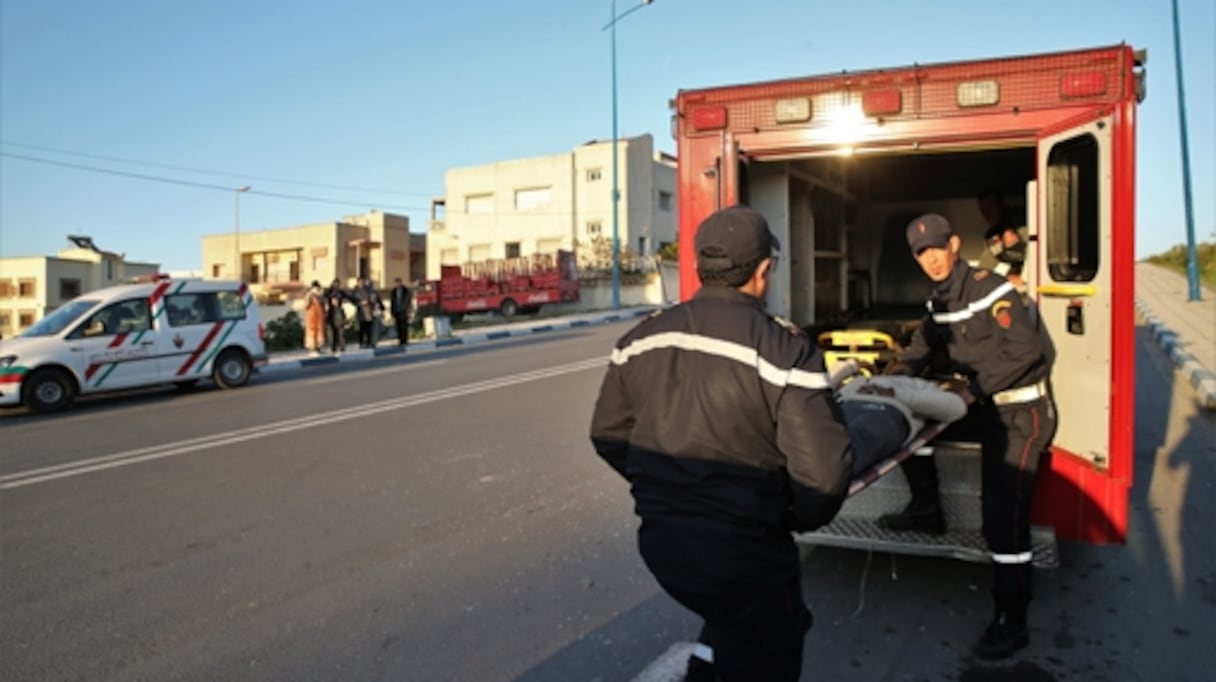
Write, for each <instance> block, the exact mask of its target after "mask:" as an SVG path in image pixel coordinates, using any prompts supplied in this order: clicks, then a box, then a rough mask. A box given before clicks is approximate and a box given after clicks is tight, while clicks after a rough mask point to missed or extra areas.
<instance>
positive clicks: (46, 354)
mask: <svg viewBox="0 0 1216 682" xmlns="http://www.w3.org/2000/svg"><path fill="white" fill-rule="evenodd" d="M266 361H267V357H266V346H265V343H264V331H263V329H262V326H261V323H260V322H259V319H258V309H257V303H256V302H254V300H253V296H252V295H251V294H250V292H249V288H248V287H247V286H246V285H245V284H244V283H242V282H229V281H221V280H200V279H189V280H170V279H167V278H161V279H158V280H156V281H153V282H148V283H143V284H127V285H122V286H116V287H111V288H108V289H100V290H97V291H91V292H89V293H87V294H84V295H83V296H80V297H78V298H75V299H72V300H71V301H68V302H67V303H64V304H63V305H61V306H60V307H59V308H57V309H55V311H54V312H52V313H50V314H49V315H47V316H46V317H44V318H43V319H41V320H39V321H38V322H37V323H36V324H34V326H32V327H30V328H29V329H27V330H25V331H24V332H22V333H21V334H20V335H18V336H16V337H14V338H11V339H5V340H2V341H0V406H15V405H25V406H26V407H27V408H28V409H30V410H31V411H33V412H42V413H46V412H57V411H59V410H63V409H66V408H67V407H68V406H70V405H71V404H72V401H73V400H74V399H75V398H76V396H78V395H87V394H92V393H98V392H103V391H113V390H121V389H128V388H137V387H141V386H154V385H158V384H176V385H177V386H180V387H183V388H184V387H189V386H193V385H194V384H196V383H198V382H199V380H200V379H204V378H209V379H211V380H212V381H213V382H215V384H216V385H217V386H220V387H221V388H237V387H239V386H244V385H245V384H246V383H248V381H249V377H250V375H251V374H252V373H253V371H254V370H255V368H258V367H261V366H264V365H265V364H266Z"/></svg>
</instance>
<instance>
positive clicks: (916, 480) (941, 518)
mask: <svg viewBox="0 0 1216 682" xmlns="http://www.w3.org/2000/svg"><path fill="white" fill-rule="evenodd" d="M900 468H902V469H903V470H904V477H905V478H907V479H908V487H909V488H910V489H911V491H912V501H911V502H909V503H908V506H906V507H904V508H903V511H900V512H898V513H895V514H884V515H882V516H880V517H878V525H880V526H882V527H883V528H886V529H887V530H893V531H897V532H901V533H924V534H926V535H944V534H945V532H946V515H945V513H943V512H942V503H941V495H940V493H938V489H937V462H935V461H934V459H933V458H932V457H923V456H917V455H913V456H912V457H909V458H908V459H905V460H904V461H903V462H901V463H900Z"/></svg>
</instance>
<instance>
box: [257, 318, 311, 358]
mask: <svg viewBox="0 0 1216 682" xmlns="http://www.w3.org/2000/svg"><path fill="white" fill-rule="evenodd" d="M303 347H304V324H303V323H302V322H301V321H300V315H299V313H297V312H296V311H294V310H289V311H287V313H286V314H284V315H283V316H282V317H280V318H278V319H277V320H271V321H269V322H267V323H266V350H268V351H273V350H296V349H298V348H303Z"/></svg>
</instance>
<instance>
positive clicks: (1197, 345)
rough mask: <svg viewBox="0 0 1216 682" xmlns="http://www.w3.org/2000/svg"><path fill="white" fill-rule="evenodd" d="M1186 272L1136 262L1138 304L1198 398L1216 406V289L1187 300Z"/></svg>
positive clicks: (1202, 401) (1138, 307) (1202, 291)
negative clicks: (1201, 298)
mask: <svg viewBox="0 0 1216 682" xmlns="http://www.w3.org/2000/svg"><path fill="white" fill-rule="evenodd" d="M1187 292H1188V289H1187V279H1186V277H1185V276H1183V275H1180V274H1177V273H1175V272H1172V271H1170V270H1167V269H1165V268H1163V267H1160V266H1158V265H1153V264H1152V263H1136V308H1137V310H1139V311H1140V314H1141V315H1143V316H1144V319H1145V320H1146V321H1147V322H1148V324H1149V327H1150V328H1151V329H1152V330H1153V335H1154V336H1156V337H1157V342H1158V343H1160V344H1161V347H1162V348H1164V349H1165V351H1166V352H1167V353H1169V355H1170V357H1171V358H1172V359H1173V360H1174V364H1175V365H1176V366H1177V367H1178V370H1179V371H1180V372H1182V374H1183V375H1185V376H1186V378H1187V380H1189V381H1190V382H1191V385H1192V386H1194V387H1195V392H1196V393H1197V394H1198V397H1199V402H1200V404H1202V405H1203V406H1205V407H1207V408H1208V409H1213V410H1216V292H1214V291H1212V289H1211V288H1208V287H1203V288H1202V290H1201V291H1200V295H1201V296H1202V297H1203V300H1201V301H1188V300H1187Z"/></svg>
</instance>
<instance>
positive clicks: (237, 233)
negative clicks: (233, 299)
mask: <svg viewBox="0 0 1216 682" xmlns="http://www.w3.org/2000/svg"><path fill="white" fill-rule="evenodd" d="M248 191H249V185H241V186H240V187H237V188H236V189H235V190H233V194H232V196H233V197H234V206H233V217H232V271H233V272H234V273H236V279H237V280H240V279H242V278H243V275H242V273H241V194H243V193H245V192H248Z"/></svg>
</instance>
